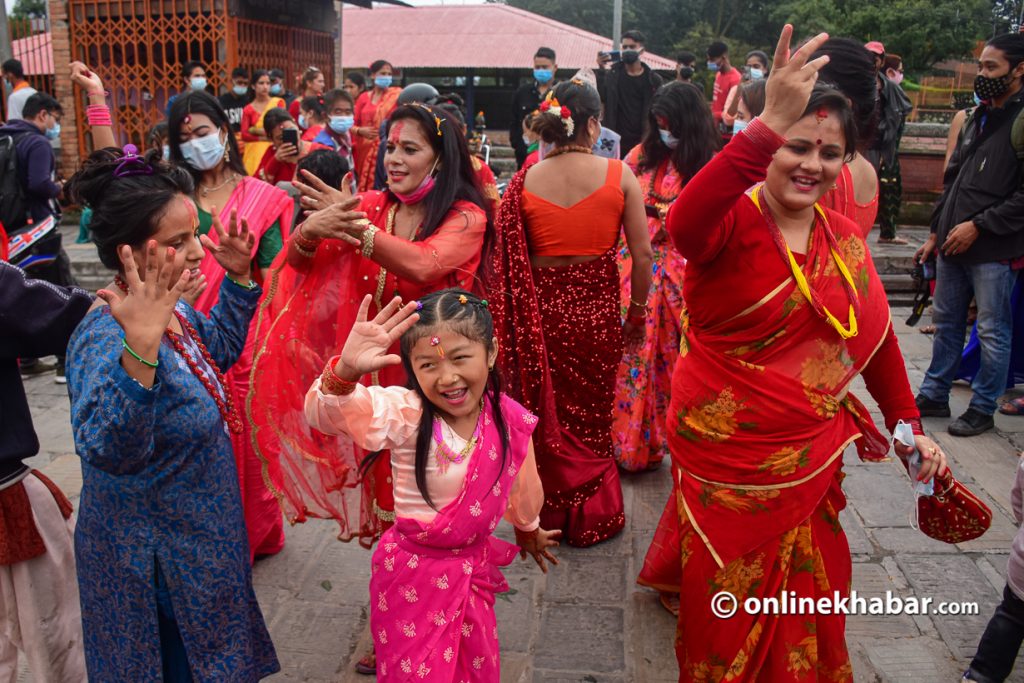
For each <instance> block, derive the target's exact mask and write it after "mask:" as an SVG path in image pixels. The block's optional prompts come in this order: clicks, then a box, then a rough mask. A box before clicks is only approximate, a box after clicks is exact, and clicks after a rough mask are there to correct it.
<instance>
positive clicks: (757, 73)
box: [750, 67, 764, 81]
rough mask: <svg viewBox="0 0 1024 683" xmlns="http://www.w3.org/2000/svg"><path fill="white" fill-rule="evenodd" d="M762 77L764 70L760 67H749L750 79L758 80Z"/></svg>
mask: <svg viewBox="0 0 1024 683" xmlns="http://www.w3.org/2000/svg"><path fill="white" fill-rule="evenodd" d="M762 78H764V71H762V70H761V69H755V68H753V67H751V68H750V80H752V81H759V80H761V79H762Z"/></svg>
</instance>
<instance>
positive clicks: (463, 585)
mask: <svg viewBox="0 0 1024 683" xmlns="http://www.w3.org/2000/svg"><path fill="white" fill-rule="evenodd" d="M484 410H485V418H484V429H483V435H482V437H481V439H480V442H479V443H478V445H477V447H476V450H475V451H474V452H473V454H472V456H471V460H470V464H469V470H468V471H467V473H466V481H465V484H463V489H462V492H461V493H460V494H459V496H458V497H457V498H456V499H455V500H454V501H452V502H451V503H449V504H448V505H446V506H445V507H444V508H442V509H441V511H440V512H438V514H437V517H435V518H434V520H433V521H432V522H430V523H429V524H425V523H423V522H419V521H416V520H413V519H409V518H405V517H399V518H398V519H397V520H396V521H395V525H394V526H393V527H391V528H390V529H388V530H387V531H386V532H385V533H384V535H383V537H381V540H380V544H379V545H378V546H377V549H376V551H375V552H374V554H373V577H372V578H371V579H370V629H371V631H372V633H373V643H374V647H375V650H376V653H377V680H378V681H384V682H387V681H409V680H417V681H420V680H422V681H428V682H434V683H450V682H451V683H454V682H455V681H460V682H461V681H480V682H484V681H488V682H489V681H497V680H499V679H500V676H501V665H500V660H499V647H498V626H497V622H496V620H495V617H494V600H495V595H496V594H497V593H501V592H504V591H506V590H508V583H507V582H506V581H505V577H504V576H503V575H502V573H501V570H500V569H499V567H504V566H507V565H508V564H510V563H511V562H512V560H513V559H514V558H515V555H516V553H517V552H518V550H519V548H518V547H517V546H515V545H513V544H511V543H507V542H505V541H502V540H500V539H497V538H495V537H494V536H492V532H493V531H494V529H495V528H497V526H498V522H500V521H501V517H502V515H503V514H504V513H505V510H506V509H507V508H508V503H509V494H510V493H511V491H512V483H513V481H514V480H515V477H516V474H517V473H518V471H519V468H520V467H521V466H522V464H523V461H524V459H525V458H526V454H527V450H528V445H529V441H530V435H531V434H532V432H533V427H534V425H535V424H536V423H537V418H536V417H534V416H533V415H531V414H530V413H529V412H527V411H526V409H525V408H523V407H522V406H520V405H519V404H518V403H516V402H515V401H513V400H511V399H509V398H507V397H503V398H502V406H501V410H502V414H503V415H504V417H505V421H506V424H507V425H508V431H509V439H510V444H509V448H508V449H507V457H506V458H505V459H504V461H503V459H502V458H501V455H500V453H501V435H500V434H499V433H498V429H497V427H496V426H495V424H494V422H493V420H492V419H491V415H493V407H492V405H491V403H490V401H488V402H487V403H486V405H485V407H484Z"/></svg>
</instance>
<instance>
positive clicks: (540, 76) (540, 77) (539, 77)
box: [533, 69, 555, 83]
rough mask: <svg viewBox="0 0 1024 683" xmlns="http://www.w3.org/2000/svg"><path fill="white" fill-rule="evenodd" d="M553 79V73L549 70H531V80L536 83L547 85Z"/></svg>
mask: <svg viewBox="0 0 1024 683" xmlns="http://www.w3.org/2000/svg"><path fill="white" fill-rule="evenodd" d="M554 77H555V72H553V71H552V70H551V69H534V70H533V80H535V81H537V82H538V83H548V82H550V81H551V79H552V78H554Z"/></svg>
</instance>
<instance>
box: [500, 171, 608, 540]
mask: <svg viewBox="0 0 1024 683" xmlns="http://www.w3.org/2000/svg"><path fill="white" fill-rule="evenodd" d="M525 177H526V173H525V172H524V171H520V172H519V173H517V174H516V175H515V177H514V178H513V179H512V182H511V183H510V184H509V187H508V190H507V191H506V192H505V196H504V197H503V199H502V203H501V206H500V208H499V209H498V218H497V221H496V227H497V231H498V241H497V243H496V245H495V248H494V251H493V259H492V262H491V269H490V270H491V272H490V274H489V279H488V299H489V301H490V302H491V310H492V312H493V314H494V325H495V335H496V336H497V337H498V349H499V353H500V363H499V364H500V367H501V369H502V376H503V378H504V379H505V381H506V382H508V385H509V386H508V393H509V395H510V396H513V397H514V398H515V399H516V400H517V401H519V402H520V403H522V404H523V405H524V406H525V407H526V408H527V410H529V411H530V412H532V413H534V414H535V415H537V416H538V417H539V418H540V424H539V425H538V428H537V432H536V437H535V438H534V447H535V449H536V454H537V469H538V470H539V472H540V476H541V481H542V482H543V483H544V509H543V511H542V512H541V525H542V526H544V528H546V529H556V528H557V529H562V530H563V531H564V532H565V534H564V536H563V537H564V538H565V540H566V542H568V543H569V544H570V545H576V546H589V545H593V544H594V543H598V542H600V541H603V540H606V539H608V538H611V537H612V536H614V535H615V534H617V533H619V531H621V530H622V528H623V526H624V525H625V516H624V513H623V503H622V488H621V485H620V483H619V473H618V469H617V468H616V465H615V460H614V458H613V454H612V443H611V411H612V400H613V392H614V387H615V372H616V369H617V368H618V363H619V360H620V358H621V354H622V348H623V340H622V321H621V320H620V318H619V312H618V299H619V291H618V271H617V269H616V267H615V258H614V251H609V252H608V253H606V254H605V255H604V256H602V257H599V258H597V259H595V260H593V261H589V262H586V263H581V264H577V265H572V266H567V267H564V268H532V267H531V265H530V260H529V256H528V252H527V243H526V232H525V226H524V225H523V219H522V195H523V183H524V180H525Z"/></svg>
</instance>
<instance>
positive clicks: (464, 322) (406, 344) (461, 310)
mask: <svg viewBox="0 0 1024 683" xmlns="http://www.w3.org/2000/svg"><path fill="white" fill-rule="evenodd" d="M463 302H465V303H463ZM419 303H420V304H422V308H420V311H419V315H420V318H419V320H418V321H417V322H416V324H415V325H413V326H412V327H411V328H410V329H409V330H408V331H407V332H406V333H405V334H403V335H402V339H401V342H400V343H399V344H400V349H401V354H402V367H403V368H405V373H406V375H407V376H408V377H409V388H410V389H412V390H413V391H415V392H416V395H417V396H419V397H420V402H421V403H422V404H423V414H422V415H421V417H420V424H419V427H418V429H417V431H416V462H415V472H416V487H417V488H418V489H419V491H420V494H421V495H422V496H423V500H425V501H426V502H427V505H429V506H430V507H432V508H435V509H436V507H435V506H434V502H433V500H432V499H431V497H430V491H429V490H427V460H428V457H429V456H430V448H431V442H432V441H433V440H434V419H435V418H438V414H437V408H436V407H435V406H434V404H433V403H431V402H430V401H429V400H428V399H427V395H426V394H425V393H424V391H423V387H421V386H420V384H419V382H418V381H417V380H416V373H415V371H414V370H413V366H412V360H411V356H412V347H413V346H415V345H416V342H418V341H419V340H420V339H423V338H424V337H428V336H432V335H434V334H436V333H437V330H438V328H446V329H448V330H451V331H452V332H454V333H456V334H460V335H462V336H463V337H465V338H467V339H469V340H472V341H475V342H479V343H481V344H483V345H484V348H485V349H487V353H488V354H490V353H491V352H492V351H493V350H494V319H493V318H492V317H491V311H490V308H489V307H488V306H487V302H486V301H484V300H483V299H481V298H479V297H478V296H476V295H475V294H471V293H470V292H467V291H466V290H464V289H457V288H452V289H442V290H441V291H438V292H432V293H431V294H427V295H426V296H424V297H422V298H421V299H419ZM484 394H485V396H486V397H487V399H488V400H489V401H490V403H491V408H492V413H493V418H494V426H495V427H496V428H497V430H498V434H500V435H501V462H502V466H501V468H500V469H499V470H498V471H499V474H498V479H500V478H501V472H502V471H504V469H505V461H506V459H507V457H508V448H509V433H508V424H507V423H506V421H505V416H504V415H503V414H502V411H501V374H500V373H499V371H498V368H497V367H493V368H491V370H490V372H489V373H488V375H487V385H486V388H485V389H484ZM438 419H439V418H438ZM378 457H380V452H379V451H378V452H376V453H371V454H369V455H367V456H366V457H365V458H364V459H363V462H362V463H361V465H360V471H361V472H362V473H363V474H364V475H365V474H366V473H367V472H368V471H369V470H370V468H371V467H372V465H373V463H374V461H375V460H376V459H377V458H378ZM495 483H497V481H496V482H495Z"/></svg>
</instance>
